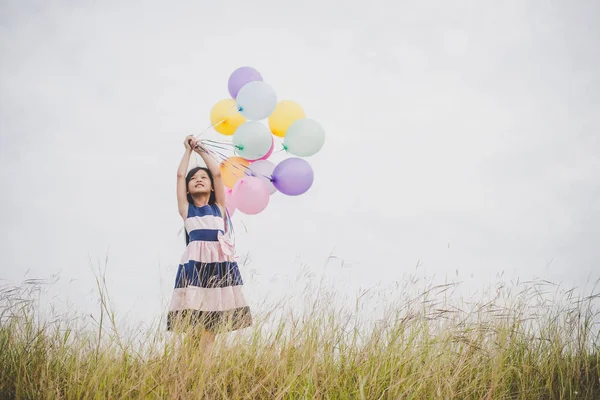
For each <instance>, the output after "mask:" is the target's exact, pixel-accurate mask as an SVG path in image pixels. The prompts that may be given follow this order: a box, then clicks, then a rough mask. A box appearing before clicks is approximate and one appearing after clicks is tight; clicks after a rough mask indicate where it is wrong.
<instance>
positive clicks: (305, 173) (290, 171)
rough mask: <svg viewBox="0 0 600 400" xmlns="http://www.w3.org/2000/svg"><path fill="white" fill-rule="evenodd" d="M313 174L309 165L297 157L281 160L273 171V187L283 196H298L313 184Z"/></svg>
mask: <svg viewBox="0 0 600 400" xmlns="http://www.w3.org/2000/svg"><path fill="white" fill-rule="evenodd" d="M314 177H315V176H314V172H313V169H312V167H311V166H310V164H309V163H308V162H307V161H306V160H304V159H302V158H298V157H292V158H288V159H286V160H283V161H282V162H280V163H279V164H277V166H276V167H275V169H274V170H273V175H272V178H273V185H275V187H276V188H277V190H279V191H280V192H281V193H283V194H287V195H288V196H298V195H299V194H302V193H305V192H306V191H307V190H308V189H310V187H311V186H312V184H313V180H314Z"/></svg>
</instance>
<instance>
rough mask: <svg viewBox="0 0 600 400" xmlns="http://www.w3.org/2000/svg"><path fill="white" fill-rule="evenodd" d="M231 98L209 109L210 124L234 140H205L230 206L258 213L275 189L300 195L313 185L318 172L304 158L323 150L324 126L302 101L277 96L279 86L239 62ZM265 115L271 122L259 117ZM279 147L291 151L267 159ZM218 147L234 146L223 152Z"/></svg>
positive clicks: (232, 209)
mask: <svg viewBox="0 0 600 400" xmlns="http://www.w3.org/2000/svg"><path fill="white" fill-rule="evenodd" d="M228 89H229V94H230V95H231V98H227V99H224V100H221V101H219V102H217V103H216V104H215V105H214V106H213V108H212V110H211V112H210V122H211V127H213V128H214V129H215V131H217V132H218V133H220V134H222V135H225V136H230V137H231V142H228V141H227V142H224V141H210V140H201V143H202V144H203V145H204V147H205V148H206V149H207V150H208V151H209V152H210V153H211V154H212V155H213V156H214V157H216V158H217V159H218V160H219V161H220V170H221V176H222V179H223V182H224V184H225V186H226V197H227V209H228V211H229V213H230V214H232V213H233V212H234V211H235V210H236V209H237V210H239V211H240V212H242V213H244V214H258V213H260V212H262V211H263V210H264V209H265V208H266V207H267V205H268V204H269V199H270V196H271V195H272V194H274V193H276V192H280V193H283V194H285V195H288V196H298V195H301V194H303V193H305V192H306V191H308V189H310V187H311V186H312V184H313V180H314V172H313V170H312V167H311V166H310V164H309V163H308V162H307V161H306V160H305V159H304V157H309V156H312V155H314V154H316V153H317V152H319V150H321V148H322V147H323V144H324V143H325V131H324V130H323V127H322V126H321V125H320V124H319V123H318V122H317V121H315V120H314V119H310V118H307V117H306V114H305V113H304V110H303V109H302V107H301V106H300V105H299V104H298V103H296V102H294V101H291V100H283V101H279V102H278V101H277V95H276V93H275V90H273V88H272V87H271V86H270V85H269V84H267V83H266V82H264V81H263V77H262V75H261V74H260V73H259V72H258V71H257V70H256V69H254V68H251V67H241V68H238V69H236V70H235V71H233V73H232V74H231V75H230V77H229V82H228ZM262 120H267V123H266V124H265V123H263V122H261V121H262ZM276 139H277V141H279V140H281V143H280V147H281V149H282V150H285V151H286V153H287V154H289V155H291V156H292V157H288V158H286V159H284V160H283V161H281V162H279V163H277V164H275V163H273V162H272V161H270V160H269V157H270V156H271V155H272V154H273V151H274V150H275V148H276ZM219 149H220V150H233V153H234V154H233V155H225V154H223V153H221V152H220V151H219Z"/></svg>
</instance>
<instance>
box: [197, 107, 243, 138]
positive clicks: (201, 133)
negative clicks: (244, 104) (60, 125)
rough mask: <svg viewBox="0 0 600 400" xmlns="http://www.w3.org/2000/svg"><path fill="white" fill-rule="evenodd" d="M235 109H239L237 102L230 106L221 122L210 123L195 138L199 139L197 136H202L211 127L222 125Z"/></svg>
mask: <svg viewBox="0 0 600 400" xmlns="http://www.w3.org/2000/svg"><path fill="white" fill-rule="evenodd" d="M234 109H235V110H238V105H237V103H236V104H234V105H233V106H231V108H230V109H229V110H228V111H227V112H226V113H225V115H223V119H222V120H220V121H219V122H217V123H216V124H210V125H209V126H208V127H207V128H206V129H205V130H203V131H202V132H200V133H199V134H197V135H195V136H194V138H195V139H197V138H199V137H200V136H202V135H204V134H205V133H206V132H208V130H209V129H210V128H215V127H217V126H219V125H221V124H222V123H223V122H225V120H226V119H227V117H229V114H231V111H232V110H234Z"/></svg>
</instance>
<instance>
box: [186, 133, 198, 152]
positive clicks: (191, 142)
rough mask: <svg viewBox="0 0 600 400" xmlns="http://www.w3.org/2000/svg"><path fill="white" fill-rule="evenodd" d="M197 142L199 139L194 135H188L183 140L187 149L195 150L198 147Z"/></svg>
mask: <svg viewBox="0 0 600 400" xmlns="http://www.w3.org/2000/svg"><path fill="white" fill-rule="evenodd" d="M197 142H198V141H197V140H196V139H195V138H194V136H193V135H188V136H186V138H185V140H184V141H183V145H184V146H185V148H186V149H187V150H193V149H194V148H195V147H196V144H197Z"/></svg>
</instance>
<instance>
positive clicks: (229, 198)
mask: <svg viewBox="0 0 600 400" xmlns="http://www.w3.org/2000/svg"><path fill="white" fill-rule="evenodd" d="M225 206H226V207H227V212H228V213H229V215H233V213H234V212H235V203H234V202H233V193H232V190H231V189H229V188H228V187H225Z"/></svg>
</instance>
